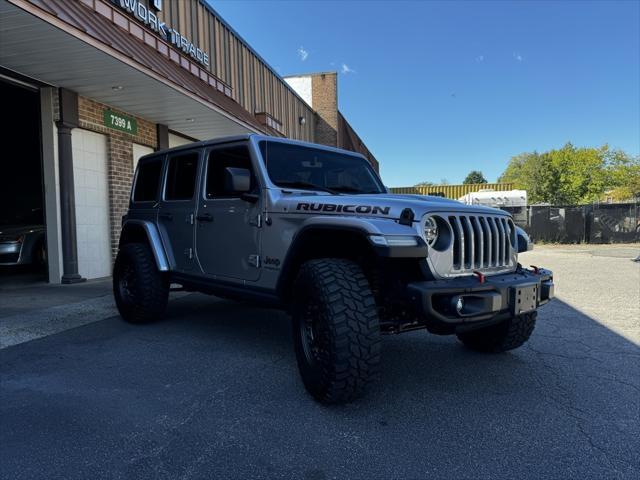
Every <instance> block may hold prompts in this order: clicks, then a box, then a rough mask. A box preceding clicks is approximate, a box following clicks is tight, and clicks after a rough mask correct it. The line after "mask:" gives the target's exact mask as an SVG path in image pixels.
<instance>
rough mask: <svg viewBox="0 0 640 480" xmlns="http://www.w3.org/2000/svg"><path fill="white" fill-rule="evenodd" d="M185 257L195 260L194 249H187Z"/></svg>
mask: <svg viewBox="0 0 640 480" xmlns="http://www.w3.org/2000/svg"><path fill="white" fill-rule="evenodd" d="M184 256H185V257H187V258H188V259H189V260H192V259H193V248H185V249H184Z"/></svg>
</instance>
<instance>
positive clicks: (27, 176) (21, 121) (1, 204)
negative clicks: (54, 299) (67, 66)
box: [0, 81, 47, 287]
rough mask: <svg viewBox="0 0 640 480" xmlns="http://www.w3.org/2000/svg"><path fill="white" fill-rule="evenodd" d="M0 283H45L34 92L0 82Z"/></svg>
mask: <svg viewBox="0 0 640 480" xmlns="http://www.w3.org/2000/svg"><path fill="white" fill-rule="evenodd" d="M0 105H3V114H2V115H0V132H2V138H3V139H4V142H3V143H4V144H3V151H4V154H2V155H0V172H1V173H0V286H2V287H7V286H11V285H19V284H23V283H33V282H46V281H47V251H46V240H45V215H44V198H43V197H44V193H43V176H42V156H41V140H40V139H41V136H40V96H39V92H38V90H37V89H31V88H28V87H25V86H22V85H17V84H13V83H9V82H5V81H0Z"/></svg>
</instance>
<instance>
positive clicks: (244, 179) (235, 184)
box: [224, 167, 251, 193]
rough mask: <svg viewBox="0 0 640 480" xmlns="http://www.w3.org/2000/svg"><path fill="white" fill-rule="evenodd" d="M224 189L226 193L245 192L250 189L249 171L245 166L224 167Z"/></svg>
mask: <svg viewBox="0 0 640 480" xmlns="http://www.w3.org/2000/svg"><path fill="white" fill-rule="evenodd" d="M224 189H225V191H226V192H227V193H246V192H248V191H249V189H251V173H250V172H249V170H247V169H246V168H233V167H227V168H225V169H224Z"/></svg>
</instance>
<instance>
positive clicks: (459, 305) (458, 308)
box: [456, 297, 464, 314]
mask: <svg viewBox="0 0 640 480" xmlns="http://www.w3.org/2000/svg"><path fill="white" fill-rule="evenodd" d="M463 308H464V300H462V297H458V301H457V302H456V312H458V314H461V313H462V309H463Z"/></svg>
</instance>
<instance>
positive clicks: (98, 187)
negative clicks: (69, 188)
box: [71, 128, 111, 278]
mask: <svg viewBox="0 0 640 480" xmlns="http://www.w3.org/2000/svg"><path fill="white" fill-rule="evenodd" d="M71 142H72V147H73V175H74V182H75V199H76V231H77V235H78V271H79V273H80V275H82V276H83V277H85V278H100V277H108V276H109V275H111V235H110V230H109V186H108V173H107V165H108V150H107V137H106V136H105V135H101V134H99V133H94V132H89V131H87V130H82V129H79V128H76V129H74V130H73V133H72V135H71Z"/></svg>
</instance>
